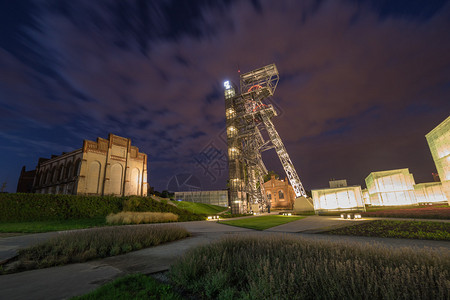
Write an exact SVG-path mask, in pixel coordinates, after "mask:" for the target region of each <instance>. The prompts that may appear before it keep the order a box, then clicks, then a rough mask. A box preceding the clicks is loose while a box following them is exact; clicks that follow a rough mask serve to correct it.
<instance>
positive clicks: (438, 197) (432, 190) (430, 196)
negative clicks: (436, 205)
mask: <svg viewBox="0 0 450 300" xmlns="http://www.w3.org/2000/svg"><path fill="white" fill-rule="evenodd" d="M414 193H415V195H416V199H417V202H418V203H432V202H446V201H447V197H446V196H445V193H444V190H443V189H442V183H441V182H427V183H419V184H416V185H415V186H414Z"/></svg>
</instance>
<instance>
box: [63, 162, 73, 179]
mask: <svg viewBox="0 0 450 300" xmlns="http://www.w3.org/2000/svg"><path fill="white" fill-rule="evenodd" d="M72 168H73V166H72V162H68V163H67V165H66V175H65V176H64V177H65V178H67V179H69V178H70V176H71V175H72Z"/></svg>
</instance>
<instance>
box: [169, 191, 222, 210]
mask: <svg viewBox="0 0 450 300" xmlns="http://www.w3.org/2000/svg"><path fill="white" fill-rule="evenodd" d="M175 200H181V201H188V202H195V203H204V204H212V205H218V206H223V207H228V191H227V190H219V191H194V192H175Z"/></svg>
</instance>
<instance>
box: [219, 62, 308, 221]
mask: <svg viewBox="0 0 450 300" xmlns="http://www.w3.org/2000/svg"><path fill="white" fill-rule="evenodd" d="M278 80H279V75H278V70H277V67H276V66H275V64H271V65H268V66H265V67H262V68H259V69H256V70H253V71H251V72H248V73H245V74H242V75H241V76H240V87H241V92H240V93H239V94H236V88H235V87H234V86H233V85H232V84H231V83H230V82H229V81H227V82H225V83H224V86H225V109H226V117H227V122H226V124H227V139H228V158H229V159H228V163H229V166H228V167H229V189H230V204H231V211H232V213H244V212H248V211H250V210H251V205H252V204H258V206H259V210H260V211H263V210H265V208H266V207H267V206H268V204H269V201H268V199H267V196H266V193H265V191H264V180H263V178H264V175H266V174H267V169H266V167H265V165H264V162H263V160H262V157H261V153H262V152H263V151H267V150H269V149H273V148H274V149H275V151H276V153H277V154H278V157H279V159H280V162H281V164H282V166H283V168H284V170H285V172H286V175H287V177H288V179H289V182H290V184H291V186H292V187H293V189H294V192H295V195H296V197H300V196H306V193H305V189H304V188H303V185H302V183H301V181H300V179H299V177H298V175H297V172H296V171H295V168H294V165H293V164H292V161H291V159H290V158H289V155H288V153H287V151H286V148H285V147H284V144H283V141H282V140H281V138H280V135H279V134H278V132H277V130H276V129H275V126H274V125H273V122H272V117H274V116H276V115H277V113H276V111H275V109H274V108H273V106H272V105H270V104H266V103H264V102H267V99H268V98H269V97H271V96H272V95H273V94H274V92H275V89H276V87H277V84H278ZM262 132H266V133H267V135H268V137H269V139H268V140H265V139H264V137H263V134H262Z"/></svg>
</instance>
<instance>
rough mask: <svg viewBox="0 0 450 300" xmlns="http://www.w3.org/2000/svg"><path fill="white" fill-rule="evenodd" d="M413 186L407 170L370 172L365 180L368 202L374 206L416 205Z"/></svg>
mask: <svg viewBox="0 0 450 300" xmlns="http://www.w3.org/2000/svg"><path fill="white" fill-rule="evenodd" d="M414 184H415V182H414V177H413V175H412V174H410V173H409V169H397V170H389V171H381V172H372V173H370V174H369V176H367V178H366V186H367V190H368V192H369V197H370V199H369V201H370V204H372V205H374V206H386V205H411V204H417V200H416V197H415V194H414Z"/></svg>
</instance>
